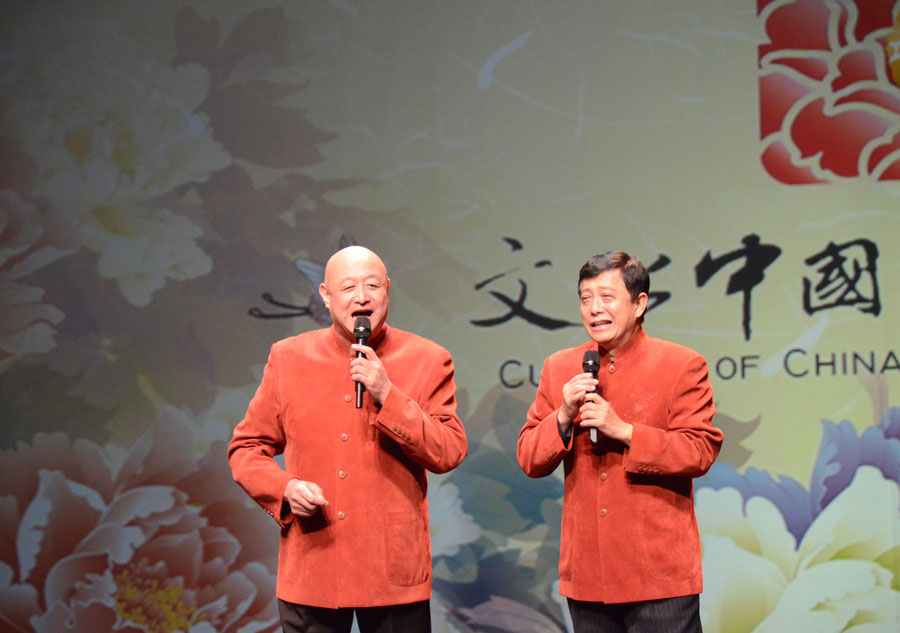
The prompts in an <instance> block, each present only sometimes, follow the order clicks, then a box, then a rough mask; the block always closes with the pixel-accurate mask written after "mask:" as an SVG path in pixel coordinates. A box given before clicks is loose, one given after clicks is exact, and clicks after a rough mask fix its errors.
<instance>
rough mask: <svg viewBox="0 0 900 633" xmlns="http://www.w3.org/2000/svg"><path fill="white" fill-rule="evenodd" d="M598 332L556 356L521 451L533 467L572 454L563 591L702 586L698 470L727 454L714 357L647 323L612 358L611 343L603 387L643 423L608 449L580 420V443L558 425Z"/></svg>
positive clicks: (646, 596)
mask: <svg viewBox="0 0 900 633" xmlns="http://www.w3.org/2000/svg"><path fill="white" fill-rule="evenodd" d="M588 349H595V350H596V349H597V344H596V343H593V342H590V343H585V344H583V345H581V346H579V347H573V348H569V349H565V350H562V351H560V352H557V353H555V354H553V355H552V356H550V357H549V358H547V360H546V361H545V362H544V368H543V370H542V372H541V382H540V386H539V387H538V391H537V395H536V397H535V401H534V403H533V404H532V405H531V408H530V409H529V410H528V415H527V422H526V423H525V426H524V427H523V428H522V430H521V432H520V433H519V441H518V453H517V454H518V459H519V464H520V465H521V466H522V469H523V470H524V471H525V473H526V474H527V475H529V476H530V477H543V476H546V475H549V474H550V473H552V472H553V471H554V469H556V467H557V466H558V465H559V463H560V462H563V466H564V472H565V485H564V497H563V516H562V536H561V542H560V560H559V580H560V582H559V590H560V593H561V594H562V595H564V596H567V597H569V598H574V599H576V600H585V601H591V602H608V603H615V602H636V601H640V600H655V599H659V598H671V597H676V596H683V595H689V594H697V593H700V592H701V591H702V588H703V583H702V574H701V570H700V560H701V558H700V537H699V533H698V531H697V521H696V518H695V516H694V500H693V480H692V478H693V477H699V476H701V475H703V474H704V473H706V471H707V470H708V469H709V467H710V466H711V465H712V463H713V461H714V460H715V459H716V456H717V455H718V453H719V448H720V447H721V444H722V432H721V431H720V430H719V429H717V428H715V427H713V426H712V417H713V414H714V412H715V405H714V404H713V393H712V387H711V386H710V383H709V377H708V370H707V366H706V361H705V360H704V359H703V357H702V356H700V355H699V354H697V353H696V352H694V351H692V350H690V349H688V348H686V347H682V346H680V345H676V344H674V343H670V342H667V341H663V340H660V339H654V338H650V337H649V336H647V335H646V334H645V333H644V331H643V330H639V331H638V333H637V334H635V336H634V337H632V338H631V340H629V341H628V342H627V343H626V344H625V345H624V346H622V348H620V349H619V350H617V351H616V353H615V363H614V368H613V372H612V373H611V372H610V357H609V355H608V354H606V352H605V351H604V350H602V349H601V350H600V372H599V376H598V377H599V380H600V385H599V392H600V395H601V396H602V397H603V398H605V399H606V400H607V401H608V402H609V403H610V404H611V405H612V408H613V410H615V412H616V413H617V414H618V416H619V417H620V418H622V419H623V420H624V421H625V422H628V423H630V424H632V425H633V438H632V442H631V447H630V448H629V447H626V446H625V445H624V444H622V443H621V442H618V441H615V440H611V439H609V438H606V437H603V436H602V435H601V440H600V441H599V442H598V444H597V447H596V449H595V448H593V447H592V445H591V442H590V439H589V438H588V432H587V429H586V428H585V429H582V428H581V427H580V425H578V424H577V420H576V424H574V425H573V426H572V429H573V437H572V438H571V439H570V440H569V445H568V446H566V445H565V444H564V443H563V440H562V439H561V437H560V435H559V431H558V426H557V412H558V410H559V407H560V406H561V404H562V387H563V385H564V384H565V383H566V382H568V381H569V379H571V378H572V377H573V376H575V375H576V374H579V373H582V369H581V363H582V359H583V357H584V352H585V351H586V350H588Z"/></svg>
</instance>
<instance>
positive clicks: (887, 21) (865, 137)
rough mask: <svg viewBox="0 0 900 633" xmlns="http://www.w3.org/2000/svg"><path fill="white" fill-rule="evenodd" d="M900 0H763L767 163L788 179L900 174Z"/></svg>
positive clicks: (825, 179) (829, 179)
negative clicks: (834, 0) (831, 0)
mask: <svg viewBox="0 0 900 633" xmlns="http://www.w3.org/2000/svg"><path fill="white" fill-rule="evenodd" d="M898 5H900V3H898V2H896V1H895V0H855V2H841V3H837V2H827V1H826V0H794V1H784V0H757V12H758V14H759V16H760V19H761V20H762V21H763V24H764V26H765V30H766V35H767V41H766V42H764V43H763V44H761V45H760V46H759V93H760V139H761V140H762V163H763V166H764V167H765V169H766V171H767V172H769V174H770V175H771V176H772V177H773V178H775V179H776V180H778V181H780V182H783V183H786V184H808V183H827V182H837V181H840V180H843V179H849V178H867V179H871V180H900V7H898Z"/></svg>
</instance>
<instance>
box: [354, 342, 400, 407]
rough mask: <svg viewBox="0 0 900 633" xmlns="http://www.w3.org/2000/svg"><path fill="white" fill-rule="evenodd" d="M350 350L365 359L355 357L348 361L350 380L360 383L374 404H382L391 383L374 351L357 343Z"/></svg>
mask: <svg viewBox="0 0 900 633" xmlns="http://www.w3.org/2000/svg"><path fill="white" fill-rule="evenodd" d="M350 349H352V350H354V351H357V352H362V353H363V354H365V357H363V356H357V357H354V358H353V360H351V361H350V378H352V379H353V380H355V381H356V382H360V383H362V384H363V386H364V387H365V388H366V391H368V392H369V395H371V396H372V398H373V399H374V400H375V402H377V403H378V404H384V400H385V398H387V395H388V392H389V391H390V390H391V381H390V379H389V378H388V375H387V372H386V371H385V369H384V365H382V364H381V361H380V360H379V359H378V355H377V354H376V353H375V350H374V349H372V348H371V347H369V346H368V345H360V344H358V343H354V344H352V345H351V346H350Z"/></svg>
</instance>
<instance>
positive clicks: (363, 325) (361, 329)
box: [353, 316, 372, 341]
mask: <svg viewBox="0 0 900 633" xmlns="http://www.w3.org/2000/svg"><path fill="white" fill-rule="evenodd" d="M371 335H372V322H371V321H369V317H367V316H358V317H356V323H355V324H354V325H353V336H354V337H355V338H356V340H357V341H359V340H362V341H368V340H369V336H371Z"/></svg>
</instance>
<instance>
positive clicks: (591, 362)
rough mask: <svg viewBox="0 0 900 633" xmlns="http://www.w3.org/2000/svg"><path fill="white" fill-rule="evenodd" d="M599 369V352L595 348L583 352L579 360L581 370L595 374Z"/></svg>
mask: <svg viewBox="0 0 900 633" xmlns="http://www.w3.org/2000/svg"><path fill="white" fill-rule="evenodd" d="M599 369H600V354H599V353H598V352H597V350H593V349H589V350H588V351H586V352H585V353H584V358H583V359H582V361H581V370H582V371H584V372H586V373H591V374H596V373H597V371H598V370H599Z"/></svg>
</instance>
